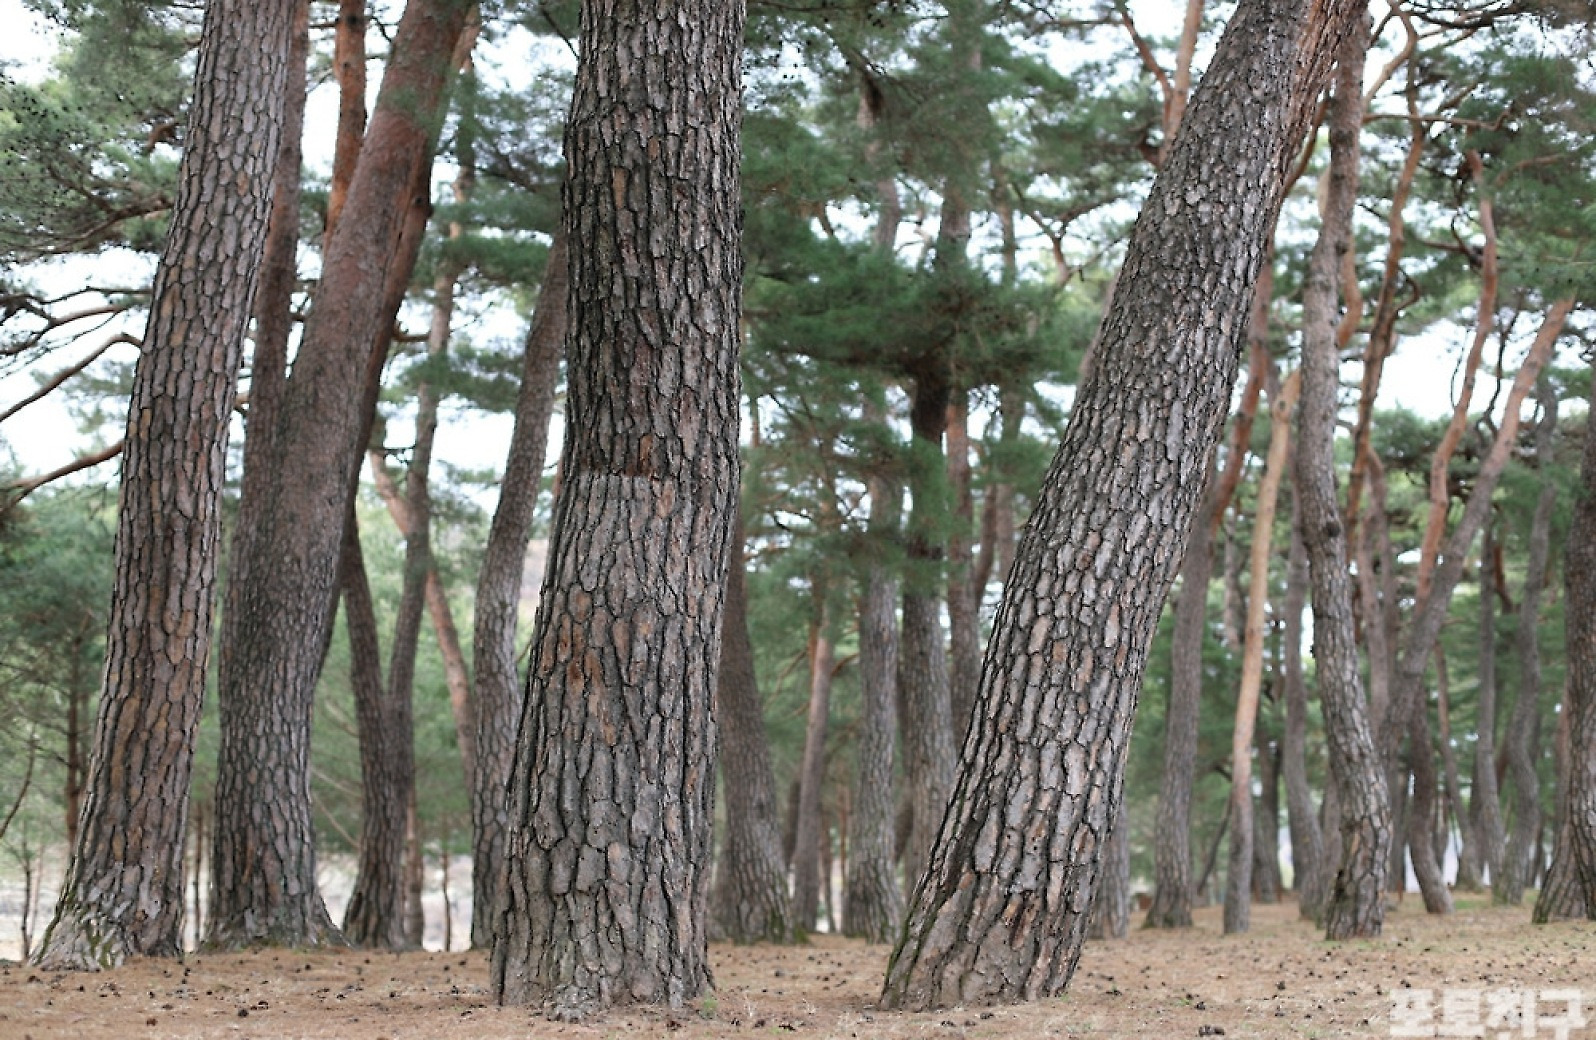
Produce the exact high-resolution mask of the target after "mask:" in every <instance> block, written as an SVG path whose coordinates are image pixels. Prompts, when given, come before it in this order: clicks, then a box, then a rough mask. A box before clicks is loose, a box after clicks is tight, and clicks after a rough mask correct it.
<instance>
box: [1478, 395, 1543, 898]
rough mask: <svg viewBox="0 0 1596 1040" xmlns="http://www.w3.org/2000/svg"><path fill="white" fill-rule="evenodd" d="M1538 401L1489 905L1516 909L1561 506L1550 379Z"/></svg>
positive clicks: (1529, 878)
mask: <svg viewBox="0 0 1596 1040" xmlns="http://www.w3.org/2000/svg"><path fill="white" fill-rule="evenodd" d="M1536 396H1537V397H1539V398H1540V406H1541V419H1540V422H1538V423H1537V424H1536V426H1535V459H1536V461H1537V463H1538V464H1539V465H1540V467H1541V489H1540V494H1539V495H1538V496H1537V498H1536V500H1535V515H1534V517H1533V519H1532V520H1531V521H1530V535H1529V560H1528V561H1527V562H1526V563H1525V565H1524V595H1523V596H1522V597H1520V599H1519V606H1518V631H1517V635H1516V637H1515V639H1514V646H1515V648H1516V649H1517V651H1518V654H1517V656H1518V665H1519V682H1518V698H1517V700H1515V701H1514V703H1513V714H1512V716H1511V717H1510V719H1509V722H1508V726H1507V741H1506V743H1507V748H1506V750H1507V775H1508V779H1509V784H1508V786H1509V788H1510V789H1511V791H1512V796H1513V830H1512V834H1511V836H1510V837H1509V838H1508V841H1507V850H1506V852H1505V854H1504V855H1503V856H1502V876H1501V878H1500V879H1499V881H1498V882H1497V883H1495V884H1493V885H1492V886H1491V901H1492V902H1495V903H1506V904H1509V905H1512V906H1517V905H1518V904H1519V903H1520V902H1522V901H1523V899H1524V889H1525V888H1526V887H1528V886H1529V885H1530V884H1532V883H1533V871H1532V868H1531V862H1532V860H1533V858H1534V856H1533V853H1534V851H1535V850H1536V849H1537V848H1539V846H1540V840H1539V835H1540V829H1541V781H1540V771H1539V769H1537V768H1536V763H1537V761H1538V760H1539V758H1540V728H1541V726H1540V724H1541V707H1540V692H1541V644H1540V620H1541V619H1540V614H1541V592H1542V590H1543V589H1544V588H1545V585H1546V570H1547V558H1548V557H1549V556H1550V555H1551V541H1552V509H1553V507H1555V506H1556V505H1557V482H1556V480H1555V478H1553V476H1552V474H1551V464H1552V460H1553V458H1554V457H1555V453H1556V450H1557V393H1556V391H1555V390H1554V389H1553V387H1552V383H1551V380H1549V379H1547V378H1546V377H1545V376H1544V375H1543V376H1542V377H1541V380H1540V385H1539V387H1538V390H1537V393H1536Z"/></svg>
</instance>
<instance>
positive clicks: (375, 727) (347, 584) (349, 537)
mask: <svg viewBox="0 0 1596 1040" xmlns="http://www.w3.org/2000/svg"><path fill="white" fill-rule="evenodd" d="M339 570H340V578H339V587H340V589H341V591H342V593H343V614H344V626H345V628H346V629H347V630H348V633H349V685H350V688H351V689H352V690H353V691H354V695H355V721H356V723H357V725H358V727H359V729H358V733H359V737H360V809H361V813H360V853H359V856H358V859H357V865H356V873H355V887H354V890H353V891H352V892H351V893H350V895H349V903H348V905H347V906H346V907H345V908H344V922H343V932H344V938H345V939H346V940H348V942H349V943H350V944H351V945H354V946H361V947H366V948H368V949H379V950H400V949H404V948H405V946H406V941H405V928H404V864H405V828H406V823H407V820H406V812H405V809H406V803H405V802H404V801H403V800H401V799H400V798H397V797H395V796H394V792H395V791H396V790H404V789H409V788H411V787H413V783H414V775H415V756H414V752H413V750H412V746H411V741H410V735H411V730H410V727H409V705H405V706H404V712H403V714H402V715H401V713H400V711H399V708H400V706H399V705H398V704H396V703H395V702H394V701H393V699H392V698H391V696H390V688H389V686H388V684H387V683H386V682H385V681H384V679H383V669H382V648H381V642H380V640H379V638H378V634H377V633H378V625H377V612H376V609H375V608H374V607H373V605H372V601H371V587H370V585H369V583H368V582H367V579H366V561H365V554H364V553H363V552H362V551H361V546H360V527H359V525H358V523H357V522H356V521H355V516H354V510H353V509H351V510H350V513H349V521H348V524H347V526H346V527H345V529H344V550H343V557H342V559H341V561H340V563H339Z"/></svg>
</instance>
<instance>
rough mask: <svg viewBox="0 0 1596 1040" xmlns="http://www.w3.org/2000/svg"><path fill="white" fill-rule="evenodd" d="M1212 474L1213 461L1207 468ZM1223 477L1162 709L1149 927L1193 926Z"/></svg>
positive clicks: (1205, 513) (1191, 559) (1192, 547)
mask: <svg viewBox="0 0 1596 1040" xmlns="http://www.w3.org/2000/svg"><path fill="white" fill-rule="evenodd" d="M1208 468H1209V470H1210V472H1212V465H1211V464H1210V465H1209V467H1208ZM1218 506H1219V483H1218V480H1217V474H1213V475H1211V476H1210V477H1209V480H1208V488H1207V491H1206V492H1205V493H1204V495H1203V504H1202V508H1201V509H1200V510H1199V511H1198V513H1197V518H1196V519H1195V520H1194V521H1193V522H1192V531H1191V540H1190V541H1189V542H1188V543H1187V545H1186V557H1185V559H1184V561H1183V562H1182V563H1181V570H1180V581H1181V586H1180V597H1179V598H1178V599H1177V600H1176V601H1175V634H1174V638H1173V640H1172V641H1171V642H1170V650H1169V667H1170V679H1169V705H1168V707H1167V708H1166V709H1165V712H1164V774H1163V781H1162V786H1161V787H1160V788H1159V793H1158V825H1157V827H1156V828H1154V833H1153V903H1152V906H1150V907H1149V908H1148V910H1147V927H1149V928H1190V927H1191V904H1192V896H1193V891H1192V882H1191V789H1192V784H1193V782H1194V780H1195V775H1194V774H1195V771H1196V765H1195V763H1196V759H1197V715H1198V711H1199V709H1200V708H1201V705H1202V693H1203V636H1204V634H1205V633H1206V631H1207V628H1208V624H1207V621H1208V580H1209V578H1210V577H1211V576H1212V573H1213V563H1214V556H1213V538H1212V535H1213V527H1214V524H1213V515H1214V513H1215V511H1216V510H1217V509H1218Z"/></svg>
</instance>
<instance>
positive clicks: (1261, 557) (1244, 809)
mask: <svg viewBox="0 0 1596 1040" xmlns="http://www.w3.org/2000/svg"><path fill="white" fill-rule="evenodd" d="M1300 386H1301V373H1300V372H1292V373H1291V375H1289V376H1287V377H1286V381H1285V383H1284V384H1283V385H1282V386H1281V387H1280V391H1279V393H1278V394H1276V395H1274V398H1275V399H1274V400H1273V401H1271V402H1270V408H1269V457H1268V458H1267V459H1266V460H1265V462H1264V472H1263V478H1262V479H1261V480H1260V481H1259V484H1258V500H1257V504H1256V505H1255V507H1254V516H1253V528H1252V559H1251V563H1250V566H1251V571H1250V575H1251V582H1250V586H1249V588H1248V590H1247V622H1246V629H1245V637H1244V638H1245V648H1244V650H1243V653H1242V659H1241V688H1240V691H1239V692H1238V693H1237V694H1236V725H1235V730H1234V732H1233V733H1232V736H1231V741H1230V824H1231V826H1230V869H1229V870H1228V872H1227V873H1226V883H1225V933H1226V934H1227V935H1228V934H1231V933H1234V932H1245V931H1247V929H1248V928H1249V927H1250V925H1251V916H1252V860H1253V848H1252V842H1253V837H1254V835H1253V812H1252V809H1253V806H1252V744H1253V731H1254V727H1255V726H1256V724H1257V721H1258V695H1259V693H1260V691H1261V690H1262V689H1263V652H1264V610H1265V608H1266V607H1267V606H1268V604H1269V556H1270V549H1271V547H1272V544H1273V538H1272V535H1273V532H1274V528H1275V502H1276V500H1277V499H1278V497H1279V494H1280V478H1281V476H1282V475H1283V473H1284V472H1285V468H1286V461H1287V459H1288V458H1289V455H1288V451H1289V447H1290V439H1291V411H1292V409H1293V408H1295V407H1296V404H1297V390H1298V388H1299V387H1300Z"/></svg>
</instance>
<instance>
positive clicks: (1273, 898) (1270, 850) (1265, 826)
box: [1252, 726, 1284, 903]
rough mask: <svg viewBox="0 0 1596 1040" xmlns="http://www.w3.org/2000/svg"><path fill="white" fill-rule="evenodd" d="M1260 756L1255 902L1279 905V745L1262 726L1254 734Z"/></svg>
mask: <svg viewBox="0 0 1596 1040" xmlns="http://www.w3.org/2000/svg"><path fill="white" fill-rule="evenodd" d="M1253 747H1254V750H1255V752H1256V754H1257V756H1258V786H1259V795H1258V804H1257V805H1256V806H1255V807H1254V809H1255V811H1254V812H1253V814H1252V898H1253V899H1254V900H1256V901H1257V902H1260V903H1278V902H1280V890H1281V888H1282V887H1284V886H1283V883H1282V881H1281V877H1280V745H1279V744H1277V743H1275V742H1274V741H1273V740H1270V739H1269V735H1268V734H1267V733H1266V732H1265V731H1264V728H1263V727H1262V726H1259V727H1258V728H1257V730H1256V731H1255V733H1254V734H1253Z"/></svg>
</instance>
